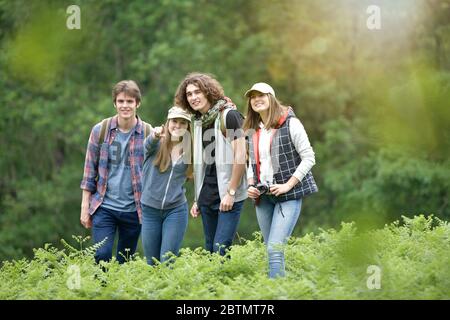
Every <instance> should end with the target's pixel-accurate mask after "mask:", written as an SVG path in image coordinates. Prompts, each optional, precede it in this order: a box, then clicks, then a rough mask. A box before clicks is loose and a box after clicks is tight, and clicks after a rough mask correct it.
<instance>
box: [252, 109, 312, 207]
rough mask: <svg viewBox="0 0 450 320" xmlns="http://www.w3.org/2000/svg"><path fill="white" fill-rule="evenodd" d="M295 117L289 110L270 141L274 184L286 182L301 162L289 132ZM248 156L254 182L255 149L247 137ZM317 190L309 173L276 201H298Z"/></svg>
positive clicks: (255, 177)
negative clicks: (291, 121) (290, 124)
mask: <svg viewBox="0 0 450 320" xmlns="http://www.w3.org/2000/svg"><path fill="white" fill-rule="evenodd" d="M292 117H295V114H294V113H293V111H292V110H289V114H288V116H287V118H286V120H285V121H284V122H283V123H282V124H281V126H280V127H279V128H278V129H277V131H276V133H275V135H274V136H273V139H272V146H271V148H270V153H271V158H272V167H273V172H274V174H273V176H274V180H275V183H276V184H283V183H286V182H288V180H289V179H290V178H291V177H292V175H293V174H294V172H295V170H296V169H297V167H298V166H299V165H300V162H301V161H302V159H301V157H300V155H299V154H298V152H297V150H295V146H294V143H293V142H292V140H291V135H290V131H289V123H290V119H291V118H292ZM248 141H249V154H250V161H251V165H252V169H253V175H254V177H253V179H254V181H258V182H260V181H259V180H258V176H257V171H256V170H257V169H256V162H255V159H256V158H255V148H254V142H253V139H252V137H249V140H248ZM318 191H319V189H318V187H317V184H316V181H315V180H314V177H313V175H312V173H311V171H309V172H308V173H307V174H306V176H305V177H304V178H303V179H302V181H300V182H299V183H297V184H296V185H295V187H294V188H292V189H291V190H290V191H289V192H287V193H285V194H282V195H281V196H278V197H277V200H278V201H280V202H282V201H288V200H294V199H300V198H302V197H304V196H307V195H309V194H311V193H314V192H318Z"/></svg>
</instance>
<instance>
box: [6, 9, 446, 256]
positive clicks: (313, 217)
mask: <svg viewBox="0 0 450 320" xmlns="http://www.w3.org/2000/svg"><path fill="white" fill-rule="evenodd" d="M72 4H76V5H78V6H79V7H80V9H81V29H79V30H77V29H74V30H69V29H68V28H67V27H66V20H67V18H68V17H69V14H67V13H66V9H67V7H68V6H69V5H72ZM369 5H378V6H379V7H380V9H381V15H380V17H381V28H380V29H379V30H377V29H376V30H370V29H369V28H368V27H367V25H366V22H367V19H368V18H369V17H370V13H368V12H367V11H366V10H367V8H368V6H369ZM191 71H201V72H208V73H212V74H214V75H216V77H217V79H218V80H219V81H220V82H221V83H222V85H223V86H224V89H225V92H226V95H227V96H229V97H230V98H232V99H233V100H234V101H235V102H236V104H237V105H238V107H239V109H240V111H241V112H242V113H243V114H245V112H246V101H245V99H244V97H243V93H244V92H245V90H247V89H248V88H249V87H250V86H251V85H252V84H253V83H254V82H259V81H264V82H268V83H270V84H271V85H272V86H273V87H274V88H275V91H276V92H277V97H279V98H280V99H281V100H282V101H283V102H284V103H286V104H289V105H292V106H293V107H294V108H295V111H296V113H297V115H298V117H299V118H300V119H301V121H302V122H303V124H304V125H305V128H306V130H307V132H308V135H309V138H310V141H311V143H312V145H313V148H314V150H315V152H316V162H317V164H316V166H315V167H314V168H313V173H314V175H315V177H316V180H317V182H318V185H319V188H320V192H319V193H318V194H315V195H313V196H311V197H310V198H307V199H306V200H305V201H304V205H303V209H302V213H301V217H300V220H299V223H298V224H297V227H296V229H295V231H294V234H295V235H302V234H304V233H305V232H310V231H314V230H316V229H317V228H327V227H336V226H339V224H340V222H341V221H352V220H356V221H359V222H360V223H362V224H360V225H363V226H370V227H373V226H381V225H383V224H384V223H387V222H390V221H393V220H396V219H398V218H399V217H400V216H401V215H407V216H412V215H415V214H420V213H424V214H434V215H436V216H438V217H440V218H441V219H445V220H448V219H449V217H450V209H449V203H448V201H449V190H450V188H449V184H450V161H449V151H450V145H449V144H450V135H449V133H450V130H449V124H450V0H427V1H420V0H397V1H388V0H385V1H375V0H371V1H364V0H336V1H327V0H305V1H296V0H281V1H271V0H245V1H244V0H242V1H241V0H228V1H227V0H209V1H207V0H153V1H146V0H135V1H129V2H125V1H121V0H104V1H94V0H73V1H57V0H53V1H52V0H39V1H28V0H0V110H1V111H0V132H1V134H0V141H1V144H0V154H1V158H0V172H1V175H0V260H5V259H13V258H21V257H23V256H30V255H31V254H32V248H34V247H40V246H42V245H43V244H44V243H46V242H52V243H56V244H58V243H59V239H60V238H66V239H68V238H70V236H71V235H72V234H79V235H88V234H90V231H87V230H85V229H83V228H82V227H81V225H80V223H79V215H80V203H81V190H80V189H79V184H80V180H81V178H82V173H83V163H84V155H85V148H86V144H87V140H88V137H89V132H90V129H91V127H92V126H93V125H94V124H95V123H97V122H99V121H100V120H101V119H103V118H105V117H108V116H111V115H113V114H114V109H113V107H112V103H111V98H110V92H111V88H112V86H113V85H114V84H115V83H116V82H117V81H120V80H122V79H133V80H135V81H137V82H138V84H139V85H140V87H141V90H142V93H143V96H144V98H143V102H142V107H141V108H140V116H141V117H142V118H143V119H144V120H146V121H147V122H149V123H151V124H152V125H158V124H160V123H162V121H163V120H164V118H165V115H166V112H167V110H168V108H169V107H170V106H171V105H172V103H173V96H174V93H175V90H176V88H177V85H178V84H179V82H180V81H181V80H182V79H183V78H184V76H185V75H186V74H187V73H189V72H191ZM187 188H188V199H189V200H191V199H192V189H193V188H192V185H191V184H189V183H188V185H187ZM256 230H259V229H258V225H257V222H256V217H255V213H254V208H253V205H252V203H251V202H250V201H247V203H246V205H245V208H244V211H243V213H242V218H241V223H240V226H239V230H238V233H239V237H244V238H250V237H251V236H252V233H253V232H254V231H256ZM238 241H239V238H238ZM183 245H184V246H191V247H196V246H202V245H203V233H202V226H201V221H200V219H197V220H194V219H190V220H189V227H188V232H187V234H186V236H185V239H184V243H183Z"/></svg>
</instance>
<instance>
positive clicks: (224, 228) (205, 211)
mask: <svg viewBox="0 0 450 320" xmlns="http://www.w3.org/2000/svg"><path fill="white" fill-rule="evenodd" d="M243 204H244V201H239V202H235V203H234V205H233V208H232V209H231V210H230V211H226V212H222V211H220V210H219V206H220V202H218V203H216V204H214V205H212V206H200V213H201V216H202V222H203V232H204V234H205V249H206V250H208V251H209V252H219V253H220V255H222V256H223V255H225V251H226V249H228V248H229V247H230V246H231V244H232V242H233V238H234V235H235V233H236V230H237V226H238V223H239V218H240V216H241V210H242V205H243Z"/></svg>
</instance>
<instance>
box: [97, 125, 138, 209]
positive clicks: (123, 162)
mask: <svg viewBox="0 0 450 320" xmlns="http://www.w3.org/2000/svg"><path fill="white" fill-rule="evenodd" d="M133 132H134V130H133V129H132V130H130V131H129V132H127V133H123V132H121V131H120V130H117V134H116V137H115V138H114V141H113V142H112V143H111V145H110V146H109V151H108V153H109V154H108V181H107V186H106V194H105V198H104V200H103V203H102V206H103V207H105V208H107V209H112V210H116V211H122V212H133V211H136V204H135V202H134V194H133V186H132V184H131V166H130V159H129V155H130V153H129V142H130V138H131V135H132V133H133Z"/></svg>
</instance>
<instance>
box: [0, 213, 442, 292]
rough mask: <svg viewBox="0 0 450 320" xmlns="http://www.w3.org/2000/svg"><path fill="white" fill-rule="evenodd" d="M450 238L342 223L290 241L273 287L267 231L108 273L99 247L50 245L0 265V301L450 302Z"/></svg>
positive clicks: (436, 232) (433, 225) (406, 227)
mask: <svg viewBox="0 0 450 320" xmlns="http://www.w3.org/2000/svg"><path fill="white" fill-rule="evenodd" d="M449 240H450V226H449V224H448V223H445V222H442V221H439V220H437V219H434V220H433V219H432V218H425V217H424V216H419V217H415V218H414V219H408V218H405V219H404V223H403V224H402V225H400V224H399V223H398V222H397V223H393V224H391V225H389V226H385V228H384V229H379V230H376V231H371V232H359V231H358V229H357V228H356V227H355V224H350V223H343V224H342V226H341V228H340V230H339V231H336V230H332V229H331V230H328V231H324V230H322V231H320V232H319V233H317V234H312V233H310V234H307V235H305V236H304V237H302V238H291V239H290V241H289V244H288V245H287V247H286V259H287V277H286V278H283V279H275V280H273V279H268V278H267V275H266V271H267V270H266V269H267V262H266V253H265V248H264V245H263V243H262V242H261V236H260V233H255V237H254V239H253V240H243V244H242V245H235V246H233V247H232V249H231V250H230V251H229V256H230V258H231V259H228V257H225V258H223V257H220V256H219V255H217V254H213V255H211V254H209V253H207V252H206V251H204V250H203V249H200V248H198V249H195V250H192V249H188V248H187V249H183V250H182V252H181V256H180V257H179V258H177V259H175V262H174V263H173V264H169V265H167V264H158V265H156V266H154V267H150V266H148V265H147V264H146V262H145V260H144V259H142V258H140V257H139V256H134V257H131V258H130V259H129V260H130V261H129V262H128V263H125V264H124V265H119V264H118V263H117V262H116V261H113V262H109V263H103V264H102V267H103V268H104V270H106V271H103V270H102V267H101V266H99V265H96V264H95V263H94V258H93V255H92V253H93V251H94V250H93V248H92V247H89V248H87V249H82V250H80V249H79V250H76V249H75V248H73V247H71V246H70V245H68V244H66V245H65V246H66V249H64V250H58V249H56V248H54V247H53V246H51V245H45V247H44V248H40V249H36V250H35V251H34V258H33V259H32V260H31V261H29V260H26V259H22V260H19V261H12V262H5V263H4V264H3V266H2V268H1V270H0V271H1V272H0V299H449V298H450V279H449V277H448V265H449V263H450V256H449V255H448V251H449V250H450V241H449ZM79 242H80V243H81V244H83V242H82V241H79ZM370 265H375V266H378V267H379V268H380V269H381V279H380V288H379V289H376V288H373V287H370V286H368V285H367V283H368V282H369V283H371V282H370V276H371V275H372V272H368V270H370V269H368V266H370ZM75 266H76V268H77V270H78V271H77V272H79V273H75V272H74V271H73V270H74V267H75ZM78 274H79V275H80V277H79V278H78V279H79V282H78V284H77V281H78V280H77V281H75V280H73V277H74V276H75V275H78ZM369 287H370V288H372V289H369Z"/></svg>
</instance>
